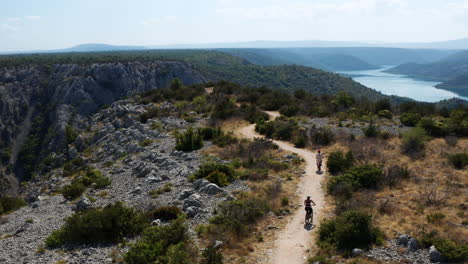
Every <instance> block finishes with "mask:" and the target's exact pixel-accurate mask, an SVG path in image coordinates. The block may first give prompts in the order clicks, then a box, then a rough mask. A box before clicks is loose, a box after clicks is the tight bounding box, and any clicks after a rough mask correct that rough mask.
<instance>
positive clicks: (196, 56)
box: [0, 50, 384, 100]
mask: <svg viewBox="0 0 468 264" xmlns="http://www.w3.org/2000/svg"><path fill="white" fill-rule="evenodd" d="M154 60H161V61H172V60H174V61H183V62H188V63H190V64H192V65H193V66H194V68H195V69H197V70H199V71H201V72H202V73H203V74H204V75H205V76H206V77H207V78H208V79H209V80H213V81H217V80H226V81H232V82H237V83H239V84H241V85H245V86H253V87H258V86H267V87H271V88H276V89H282V90H289V91H292V90H295V89H297V88H302V89H305V90H307V91H310V92H314V93H319V94H334V93H336V92H338V91H342V90H344V91H346V92H348V93H349V94H351V95H354V96H358V97H360V96H363V97H367V98H369V99H371V100H375V99H380V98H383V97H384V95H382V94H381V93H379V92H377V91H375V90H373V89H369V88H367V87H365V86H363V85H361V84H359V83H356V82H354V81H352V80H351V79H350V78H345V77H341V76H339V75H337V74H332V73H328V72H324V71H321V70H317V69H314V68H309V67H305V66H293V65H281V66H261V65H255V64H252V63H250V62H248V61H247V60H245V59H242V58H239V57H236V56H232V55H229V54H226V53H224V52H218V51H206V50H151V51H115V52H92V53H56V54H30V55H10V56H1V57H0V65H4V66H16V65H25V64H41V65H44V64H45V65H55V64H79V65H91V64H95V63H109V62H121V63H125V62H132V61H139V62H147V61H154Z"/></svg>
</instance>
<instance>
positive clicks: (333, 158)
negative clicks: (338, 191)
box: [327, 151, 354, 174]
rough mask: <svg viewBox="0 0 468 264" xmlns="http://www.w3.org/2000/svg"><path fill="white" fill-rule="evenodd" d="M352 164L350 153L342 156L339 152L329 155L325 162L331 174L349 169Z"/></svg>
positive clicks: (352, 159) (352, 158)
mask: <svg viewBox="0 0 468 264" xmlns="http://www.w3.org/2000/svg"><path fill="white" fill-rule="evenodd" d="M353 163H354V157H353V153H352V152H351V151H348V152H347V153H346V155H343V152H341V151H336V152H332V153H330V156H329V157H328V160H327V169H328V171H329V172H330V173H331V174H337V173H339V172H343V171H345V170H347V169H349V168H351V166H353Z"/></svg>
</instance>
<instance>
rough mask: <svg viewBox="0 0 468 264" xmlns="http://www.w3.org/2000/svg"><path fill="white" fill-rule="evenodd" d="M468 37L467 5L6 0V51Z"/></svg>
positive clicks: (1, 27) (442, 0)
mask: <svg viewBox="0 0 468 264" xmlns="http://www.w3.org/2000/svg"><path fill="white" fill-rule="evenodd" d="M465 37H468V0H281V1H280V0H190V1H189V0H185V1H183V0H165V1H164V0H132V1H130V0H0V51H19V50H36V49H56V48H65V47H70V46H73V45H77V44H81V43H108V44H115V45H158V44H176V43H177V44H185V43H210V42H235V41H252V40H343V41H386V42H427V41H438V40H449V39H458V38H465Z"/></svg>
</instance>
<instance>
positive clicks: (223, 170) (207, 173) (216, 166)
mask: <svg viewBox="0 0 468 264" xmlns="http://www.w3.org/2000/svg"><path fill="white" fill-rule="evenodd" d="M235 177H236V174H235V171H234V168H233V167H232V166H231V165H230V164H223V163H218V162H211V161H210V162H206V163H204V164H202V165H201V166H200V168H199V169H198V171H197V172H195V173H194V174H193V175H192V176H191V178H192V179H201V178H204V179H207V180H208V181H210V182H212V183H215V184H217V185H219V186H221V187H224V186H227V185H228V184H229V183H230V182H232V181H234V179H235Z"/></svg>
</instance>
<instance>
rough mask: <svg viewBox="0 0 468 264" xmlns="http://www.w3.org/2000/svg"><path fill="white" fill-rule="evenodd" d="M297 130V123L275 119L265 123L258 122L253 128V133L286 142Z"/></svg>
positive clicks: (285, 119)
mask: <svg viewBox="0 0 468 264" xmlns="http://www.w3.org/2000/svg"><path fill="white" fill-rule="evenodd" d="M297 130H298V125H297V122H296V121H295V120H292V119H287V118H277V119H275V120H273V121H267V122H263V121H260V122H258V123H257V124H256V126H255V131H257V132H258V133H260V134H262V135H265V136H266V137H269V138H274V139H279V140H287V141H288V140H290V139H291V138H292V136H293V134H294V133H295V132H296V131H297Z"/></svg>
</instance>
